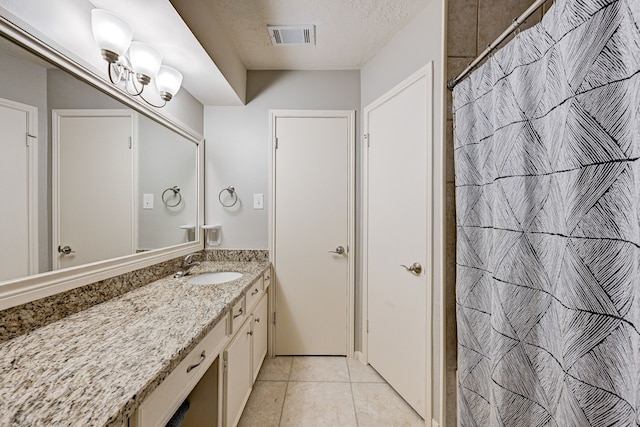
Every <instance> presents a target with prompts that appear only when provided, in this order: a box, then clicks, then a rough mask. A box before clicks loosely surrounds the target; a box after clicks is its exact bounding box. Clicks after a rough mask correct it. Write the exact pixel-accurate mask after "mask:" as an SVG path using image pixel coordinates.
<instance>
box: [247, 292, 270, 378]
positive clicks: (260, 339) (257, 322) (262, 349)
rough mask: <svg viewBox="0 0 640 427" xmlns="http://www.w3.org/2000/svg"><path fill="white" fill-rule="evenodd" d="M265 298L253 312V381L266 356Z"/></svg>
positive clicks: (266, 323) (265, 297)
mask: <svg viewBox="0 0 640 427" xmlns="http://www.w3.org/2000/svg"><path fill="white" fill-rule="evenodd" d="M267 301H268V300H267V296H266V295H265V296H264V297H262V299H261V300H260V302H259V303H258V305H257V306H256V308H255V310H254V311H253V318H252V319H251V323H253V363H252V367H253V381H255V380H256V378H257V377H258V372H259V371H260V367H261V366H262V361H263V360H264V357H265V356H266V354H267V325H268V322H267Z"/></svg>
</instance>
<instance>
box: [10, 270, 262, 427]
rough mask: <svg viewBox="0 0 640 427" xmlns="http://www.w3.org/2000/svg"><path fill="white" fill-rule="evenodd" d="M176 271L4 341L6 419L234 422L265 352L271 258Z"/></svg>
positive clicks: (99, 422) (132, 423) (114, 422)
mask: <svg viewBox="0 0 640 427" xmlns="http://www.w3.org/2000/svg"><path fill="white" fill-rule="evenodd" d="M207 271H237V272H241V273H242V274H243V276H242V277H241V278H240V279H236V280H232V281H230V282H226V283H222V284H218V285H193V284H189V283H187V280H188V279H189V278H190V277H191V276H185V277H181V278H174V277H172V276H169V277H166V278H163V279H161V280H158V281H155V282H153V283H150V284H148V285H146V286H143V287H140V288H138V289H136V290H134V291H131V292H128V293H126V294H124V295H122V296H121V297H118V298H115V299H113V300H110V301H108V302H105V303H103V304H99V305H96V306H94V307H92V308H90V309H88V310H85V311H82V312H80V313H77V314H75V315H72V316H69V317H66V318H64V319H62V320H60V321H57V322H54V323H51V324H49V325H47V326H44V327H42V328H39V329H36V330H35V331H32V332H30V333H28V334H26V335H22V336H19V337H17V338H14V339H12V340H10V341H7V342H4V343H1V344H0V396H2V399H0V425H29V426H38V425H42V426H44V425H86V426H89V425H91V426H102V425H108V426H131V427H134V426H136V427H139V426H145V427H146V426H164V425H165V424H166V422H167V421H168V420H169V419H170V418H171V416H172V415H173V414H174V412H175V411H176V410H177V409H178V408H179V407H180V405H181V404H182V402H183V401H184V400H185V399H188V400H189V402H190V408H189V410H188V411H187V412H186V417H185V420H184V424H183V425H184V426H185V427H188V426H189V425H197V426H206V425H211V426H218V425H224V426H233V425H236V424H237V422H238V420H239V418H240V415H241V413H242V409H243V408H244V405H245V403H246V401H247V399H248V397H249V394H250V392H251V388H252V385H253V382H254V380H255V378H256V376H257V373H258V371H259V369H260V366H261V364H262V361H263V360H264V357H265V356H266V353H267V325H268V321H267V319H268V313H267V306H268V302H267V301H268V291H269V289H270V282H271V268H270V264H269V263H268V262H230V261H229V262H203V263H202V264H201V265H200V266H198V267H195V268H193V269H192V272H191V274H192V275H195V274H198V273H202V272H207Z"/></svg>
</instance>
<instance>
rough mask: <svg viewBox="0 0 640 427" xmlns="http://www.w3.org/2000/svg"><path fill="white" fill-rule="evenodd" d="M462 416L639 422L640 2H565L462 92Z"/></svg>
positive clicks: (502, 422)
mask: <svg viewBox="0 0 640 427" xmlns="http://www.w3.org/2000/svg"><path fill="white" fill-rule="evenodd" d="M454 123H455V131H454V135H455V138H454V140H455V170H456V175H455V179H456V214H457V261H456V262H457V287H456V303H457V311H456V314H457V322H458V359H459V361H458V422H459V424H460V425H461V426H465V427H466V426H480V427H484V426H522V427H525V426H526V427H529V426H559V427H570V426H580V427H582V426H628V425H639V424H640V411H639V410H638V408H639V404H640V369H639V368H640V332H639V331H640V223H639V221H640V160H639V158H640V0H619V1H612V0H556V2H555V5H554V6H553V7H552V8H551V9H550V10H549V12H547V14H546V15H545V16H544V18H543V20H542V22H541V23H540V24H538V25H537V26H535V27H533V28H531V29H529V30H527V31H523V32H522V33H520V34H519V35H518V36H517V37H516V38H515V39H514V40H512V41H511V42H510V43H509V44H507V45H506V46H505V47H504V48H503V49H501V50H500V51H498V52H496V53H495V55H494V56H493V57H492V58H491V59H490V60H489V61H488V62H487V63H485V64H484V65H483V66H482V67H481V68H479V69H478V70H477V71H475V72H474V73H473V74H472V75H471V76H470V78H468V79H466V80H465V81H463V82H462V83H460V84H459V85H458V86H457V87H456V89H455V91H454Z"/></svg>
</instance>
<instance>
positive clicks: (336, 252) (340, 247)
mask: <svg viewBox="0 0 640 427" xmlns="http://www.w3.org/2000/svg"><path fill="white" fill-rule="evenodd" d="M329 253H330V254H338V255H342V254H343V253H344V248H343V247H342V246H338V247H337V248H336V250H335V251H329Z"/></svg>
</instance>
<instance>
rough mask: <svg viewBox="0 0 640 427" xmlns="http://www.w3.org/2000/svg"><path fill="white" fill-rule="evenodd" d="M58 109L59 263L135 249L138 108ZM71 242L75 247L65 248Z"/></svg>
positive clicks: (91, 259) (56, 206) (56, 219)
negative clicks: (135, 131)
mask: <svg viewBox="0 0 640 427" xmlns="http://www.w3.org/2000/svg"><path fill="white" fill-rule="evenodd" d="M53 115H54V117H53V122H54V129H53V150H52V151H53V159H54V165H53V168H52V169H53V173H54V177H56V179H55V180H54V182H55V184H54V186H55V188H54V191H53V211H54V212H53V214H54V224H53V225H54V227H53V228H54V237H53V242H54V268H65V267H72V266H76V265H82V264H87V263H90V262H95V261H102V260H105V259H110V258H115V257H119V256H124V255H129V254H132V253H133V252H134V250H135V249H134V213H133V212H134V211H133V199H134V196H133V194H134V193H133V168H134V162H133V135H134V130H133V124H134V121H133V113H132V112H131V111H127V110H54V112H53ZM65 246H68V247H69V248H70V250H71V251H73V252H71V253H68V254H66V253H64V251H63V248H64V247H65ZM59 248H60V250H59Z"/></svg>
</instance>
